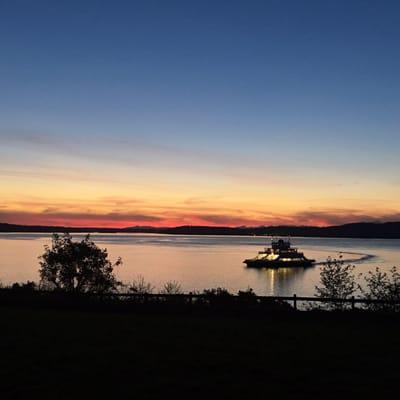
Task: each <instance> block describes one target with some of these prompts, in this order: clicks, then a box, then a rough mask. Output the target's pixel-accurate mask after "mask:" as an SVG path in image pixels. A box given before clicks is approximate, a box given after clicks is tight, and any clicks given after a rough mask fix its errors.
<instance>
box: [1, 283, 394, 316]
mask: <svg viewBox="0 0 400 400" xmlns="http://www.w3.org/2000/svg"><path fill="white" fill-rule="evenodd" d="M89 299H91V300H95V301H97V302H99V303H103V304H104V303H106V302H108V303H114V304H115V303H123V304H128V303H129V304H136V305H151V304H153V305H160V304H164V305H165V304H169V305H187V306H196V305H203V306H204V305H211V306H216V305H222V306H224V307H226V308H229V307H231V308H232V309H233V308H234V307H235V306H245V307H246V306H253V307H256V306H259V308H263V306H265V307H266V308H271V305H273V304H275V305H281V306H282V305H286V306H290V307H289V308H290V309H291V310H294V311H298V310H304V309H305V307H304V304H307V306H309V307H308V308H311V309H312V308H313V305H314V307H315V305H322V306H324V305H327V306H328V307H332V306H333V307H332V308H342V309H349V310H356V309H360V308H370V309H371V308H375V309H390V310H392V311H400V299H398V300H381V299H365V298H357V297H354V296H353V297H348V298H330V297H325V298H321V297H305V296H297V295H296V294H294V295H293V296H256V295H252V294H251V295H249V294H244V295H231V294H212V293H211V294H197V293H185V294H162V293H79V294H78V293H66V292H58V291H44V290H26V289H9V288H2V289H0V304H5V303H7V304H9V303H18V302H21V301H22V302H23V303H27V302H28V303H29V301H32V302H33V303H34V302H35V301H37V300H43V301H42V302H46V301H47V302H50V301H54V302H55V303H54V304H56V303H57V301H60V300H63V301H64V302H69V303H75V304H76V303H79V302H81V303H84V302H85V301H87V300H89ZM19 300H20V301H19ZM281 308H282V307H281Z"/></svg>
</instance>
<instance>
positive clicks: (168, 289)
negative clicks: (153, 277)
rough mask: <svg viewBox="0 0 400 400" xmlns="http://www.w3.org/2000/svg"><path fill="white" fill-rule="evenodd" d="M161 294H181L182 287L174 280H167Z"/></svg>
mask: <svg viewBox="0 0 400 400" xmlns="http://www.w3.org/2000/svg"><path fill="white" fill-rule="evenodd" d="M160 293H161V294H181V293H182V287H181V285H180V284H179V283H178V282H176V281H169V282H167V283H165V285H164V287H163V288H162V289H161V292H160Z"/></svg>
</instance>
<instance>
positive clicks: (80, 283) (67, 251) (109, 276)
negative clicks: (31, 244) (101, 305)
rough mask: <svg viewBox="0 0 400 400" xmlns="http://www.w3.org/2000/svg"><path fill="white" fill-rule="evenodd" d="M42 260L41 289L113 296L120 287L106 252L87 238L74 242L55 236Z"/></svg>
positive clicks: (46, 248)
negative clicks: (110, 294) (109, 294)
mask: <svg viewBox="0 0 400 400" xmlns="http://www.w3.org/2000/svg"><path fill="white" fill-rule="evenodd" d="M39 259H40V270H39V273H40V279H41V282H40V283H41V287H45V288H48V289H57V290H63V291H67V292H76V293H85V292H97V293H104V292H111V291H114V290H116V289H117V287H118V286H119V285H120V282H118V281H117V280H116V278H115V276H114V273H113V271H114V267H116V266H119V265H121V264H122V260H121V258H118V260H117V261H116V262H115V263H114V264H112V263H111V261H110V260H109V259H108V253H107V250H106V249H100V248H99V247H97V245H96V244H95V243H94V242H93V241H92V240H91V239H90V235H87V236H86V237H85V238H84V239H83V240H82V241H80V242H74V241H73V240H72V238H71V236H70V235H69V234H68V233H66V234H64V235H57V234H54V235H53V237H52V245H51V247H49V246H45V252H44V254H43V255H41V256H40V257H39Z"/></svg>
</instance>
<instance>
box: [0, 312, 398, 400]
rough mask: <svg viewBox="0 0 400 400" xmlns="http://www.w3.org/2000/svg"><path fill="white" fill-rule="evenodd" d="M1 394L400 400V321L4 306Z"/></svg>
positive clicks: (0, 333) (0, 330) (0, 335)
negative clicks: (192, 315) (82, 310)
mask: <svg viewBox="0 0 400 400" xmlns="http://www.w3.org/2000/svg"><path fill="white" fill-rule="evenodd" d="M0 313H1V318H0V321H1V322H0V384H1V389H0V391H1V393H0V398H1V399H30V398H41V399H77V398H86V399H96V398H110V399H115V398H121V399H122V398H124V399H153V398H154V399H155V398H157V399H167V398H168V399H169V398H170V399H174V398H186V399H207V398H212V399H251V398H254V399H259V398H271V399H282V398H290V399H303V398H304V399H315V398H321V399H340V398H355V397H354V396H355V395H357V394H358V395H360V394H361V395H364V396H368V397H369V398H374V397H375V398H381V399H382V398H389V397H390V398H396V397H397V396H398V392H399V390H400V380H399V361H400V352H399V350H400V323H399V321H398V320H394V319H393V318H384V317H378V318H377V317H374V318H373V319H366V318H358V317H356V316H349V315H348V316H339V317H336V316H334V315H331V316H321V315H312V314H303V315H302V314H291V315H282V316H280V317H277V316H275V317H269V318H264V319H256V318H243V317H242V318H238V317H222V316H220V317H217V316H212V317H205V316H194V317H188V316H178V315H174V316H171V315H169V316H159V315H148V316H145V315H130V314H122V313H120V314H118V313H99V312H78V311H66V310H60V311H55V310H45V309H43V310H37V309H36V310H33V309H27V308H17V307H15V308H4V307H3V308H1V307H0Z"/></svg>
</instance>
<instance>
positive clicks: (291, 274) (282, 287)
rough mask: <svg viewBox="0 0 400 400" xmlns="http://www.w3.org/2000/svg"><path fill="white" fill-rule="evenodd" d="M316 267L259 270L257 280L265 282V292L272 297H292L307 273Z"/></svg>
mask: <svg viewBox="0 0 400 400" xmlns="http://www.w3.org/2000/svg"><path fill="white" fill-rule="evenodd" d="M314 269H315V267H313V266H311V267H296V268H278V269H267V268H263V269H257V270H255V271H256V274H257V278H258V279H259V280H260V281H262V282H264V290H263V291H264V292H266V293H268V294H270V295H282V296H284V295H292V294H294V293H295V292H296V289H297V287H296V286H298V285H296V283H297V284H298V282H301V281H303V280H304V276H305V274H306V272H307V271H312V270H314Z"/></svg>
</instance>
